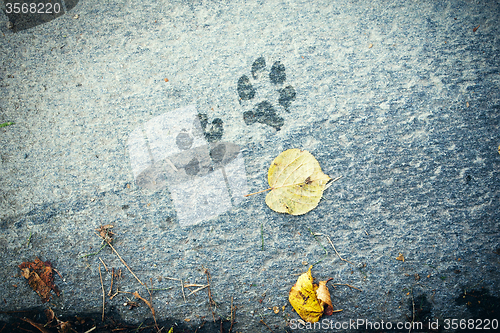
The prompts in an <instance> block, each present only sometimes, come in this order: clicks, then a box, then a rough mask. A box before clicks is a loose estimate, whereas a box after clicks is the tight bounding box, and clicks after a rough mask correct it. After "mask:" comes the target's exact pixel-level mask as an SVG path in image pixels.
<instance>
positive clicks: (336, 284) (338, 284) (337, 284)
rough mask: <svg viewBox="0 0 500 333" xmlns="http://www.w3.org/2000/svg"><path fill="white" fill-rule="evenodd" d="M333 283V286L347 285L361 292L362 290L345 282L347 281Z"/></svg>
mask: <svg viewBox="0 0 500 333" xmlns="http://www.w3.org/2000/svg"><path fill="white" fill-rule="evenodd" d="M333 285H334V286H348V287H349V288H353V289H356V290H359V291H361V292H362V291H363V290H361V289H359V288H356V287H353V286H351V285H350V284H347V283H333Z"/></svg>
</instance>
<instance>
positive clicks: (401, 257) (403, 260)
mask: <svg viewBox="0 0 500 333" xmlns="http://www.w3.org/2000/svg"><path fill="white" fill-rule="evenodd" d="M396 260H399V261H402V262H405V257H404V256H403V254H401V253H400V254H399V256H397V257H396Z"/></svg>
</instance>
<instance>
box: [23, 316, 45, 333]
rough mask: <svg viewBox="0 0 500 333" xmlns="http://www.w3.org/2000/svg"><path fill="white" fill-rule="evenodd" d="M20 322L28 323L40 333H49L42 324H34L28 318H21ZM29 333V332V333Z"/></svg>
mask: <svg viewBox="0 0 500 333" xmlns="http://www.w3.org/2000/svg"><path fill="white" fill-rule="evenodd" d="M21 320H23V321H25V322H27V323H30V324H31V325H32V326H34V327H36V328H38V329H39V330H40V332H42V333H50V332H49V330H46V329H45V328H44V326H43V325H42V324H38V323H35V322H34V321H33V320H31V319H28V318H21ZM30 332H31V331H30Z"/></svg>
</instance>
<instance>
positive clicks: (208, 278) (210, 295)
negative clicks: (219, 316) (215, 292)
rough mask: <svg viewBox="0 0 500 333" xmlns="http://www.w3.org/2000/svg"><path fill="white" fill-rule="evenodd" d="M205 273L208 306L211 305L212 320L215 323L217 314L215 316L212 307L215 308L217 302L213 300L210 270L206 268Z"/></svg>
mask: <svg viewBox="0 0 500 333" xmlns="http://www.w3.org/2000/svg"><path fill="white" fill-rule="evenodd" d="M204 272H205V274H206V275H207V284H208V287H207V291H208V304H209V305H210V310H211V311H212V318H213V319H214V323H215V314H214V310H213V309H212V306H215V302H214V300H213V298H212V291H211V290H210V273H209V272H208V269H206V268H204Z"/></svg>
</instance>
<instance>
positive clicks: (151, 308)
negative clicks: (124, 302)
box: [132, 291, 160, 331]
mask: <svg viewBox="0 0 500 333" xmlns="http://www.w3.org/2000/svg"><path fill="white" fill-rule="evenodd" d="M132 295H134V296H135V297H137V298H138V299H140V300H141V301H143V302H144V303H146V305H147V306H148V307H149V309H150V310H151V313H152V314H153V320H154V321H155V326H156V329H157V330H158V331H159V330H160V329H159V328H158V324H157V323H156V315H155V309H154V308H153V305H152V304H151V302H149V301H148V300H147V299H145V298H144V297H142V296H141V295H139V293H138V292H137V291H136V292H133V293H132Z"/></svg>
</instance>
